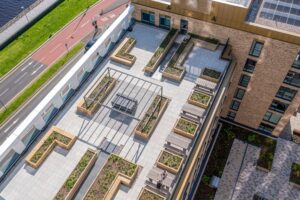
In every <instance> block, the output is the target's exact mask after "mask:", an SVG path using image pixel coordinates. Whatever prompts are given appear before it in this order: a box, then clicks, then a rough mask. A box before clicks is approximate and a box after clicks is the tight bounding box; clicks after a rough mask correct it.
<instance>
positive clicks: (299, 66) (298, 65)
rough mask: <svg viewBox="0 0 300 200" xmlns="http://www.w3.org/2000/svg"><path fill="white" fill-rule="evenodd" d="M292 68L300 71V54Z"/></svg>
mask: <svg viewBox="0 0 300 200" xmlns="http://www.w3.org/2000/svg"><path fill="white" fill-rule="evenodd" d="M292 67H294V68H298V69H300V53H298V55H297V56H296V58H295V60H294V63H293V65H292Z"/></svg>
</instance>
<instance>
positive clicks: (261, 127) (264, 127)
mask: <svg viewBox="0 0 300 200" xmlns="http://www.w3.org/2000/svg"><path fill="white" fill-rule="evenodd" d="M258 130H260V131H263V132H265V133H268V134H272V132H273V130H274V127H273V126H270V125H269V124H265V123H261V124H260V125H259V127H258Z"/></svg>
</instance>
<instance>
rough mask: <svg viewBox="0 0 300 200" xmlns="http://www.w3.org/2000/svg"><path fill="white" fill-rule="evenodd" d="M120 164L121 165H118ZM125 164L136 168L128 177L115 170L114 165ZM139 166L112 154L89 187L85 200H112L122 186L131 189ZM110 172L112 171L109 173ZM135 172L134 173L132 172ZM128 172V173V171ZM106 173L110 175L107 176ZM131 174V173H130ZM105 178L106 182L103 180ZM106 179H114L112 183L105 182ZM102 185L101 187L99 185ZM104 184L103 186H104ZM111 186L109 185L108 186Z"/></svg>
mask: <svg viewBox="0 0 300 200" xmlns="http://www.w3.org/2000/svg"><path fill="white" fill-rule="evenodd" d="M118 162H119V163H118ZM117 163H118V164H117ZM125 163H127V164H128V165H131V166H134V168H130V170H131V171H130V172H131V173H130V175H126V174H124V173H122V172H120V171H116V169H113V167H114V166H113V164H116V165H120V166H121V165H122V167H123V166H125ZM138 169H139V166H138V165H136V164H134V163H131V162H130V161H127V160H125V159H123V158H121V157H119V156H117V155H115V154H111V155H110V157H109V158H108V160H107V161H106V163H105V164H104V166H103V168H102V169H101V171H100V172H99V174H98V175H97V177H96V179H95V180H94V182H93V184H92V185H91V186H90V187H89V189H88V191H87V193H86V194H85V195H84V200H94V199H103V200H111V199H113V197H114V196H115V194H116V193H117V192H118V190H119V187H120V185H121V184H123V185H125V186H127V187H130V186H131V185H132V183H133V182H134V180H135V178H136V176H137V172H138ZM109 170H110V171H109ZM132 170H133V171H132ZM127 172H128V171H127ZM106 173H109V176H107V174H106ZM112 173H113V174H112ZM128 173H129V172H128ZM101 178H104V180H101ZM105 178H107V179H109V178H113V180H112V181H111V182H108V183H107V182H105V181H107V180H105ZM99 184H100V185H99ZM102 184H103V185H102ZM107 184H109V185H107Z"/></svg>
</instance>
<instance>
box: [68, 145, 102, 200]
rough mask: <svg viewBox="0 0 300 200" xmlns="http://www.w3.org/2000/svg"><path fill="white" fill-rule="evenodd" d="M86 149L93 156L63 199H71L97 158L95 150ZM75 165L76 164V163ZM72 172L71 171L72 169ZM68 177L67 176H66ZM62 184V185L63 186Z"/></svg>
mask: <svg viewBox="0 0 300 200" xmlns="http://www.w3.org/2000/svg"><path fill="white" fill-rule="evenodd" d="M87 151H91V152H93V153H94V155H93V157H92V158H91V160H90V161H89V163H88V164H87V166H86V167H85V169H84V170H83V171H82V173H81V175H80V176H79V178H78V179H77V181H76V183H75V184H74V186H73V188H72V189H71V190H70V191H69V193H68V195H67V196H66V197H65V198H64V199H65V200H71V199H73V197H74V195H75V194H76V192H77V191H78V189H79V187H80V186H81V185H82V183H83V181H84V180H85V178H86V177H87V175H88V174H89V173H90V171H91V169H92V167H93V166H94V164H95V162H96V160H97V156H98V155H97V152H96V151H94V150H91V149H88V150H87ZM79 162H80V161H79ZM76 166H77V165H76ZM72 172H73V171H72ZM68 178H69V177H68ZM63 187H64V186H62V188H63Z"/></svg>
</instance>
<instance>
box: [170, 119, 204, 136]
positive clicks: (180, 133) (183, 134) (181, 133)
mask: <svg viewBox="0 0 300 200" xmlns="http://www.w3.org/2000/svg"><path fill="white" fill-rule="evenodd" d="M179 120H180V119H178V120H177V121H176V123H175V125H174V128H173V131H174V132H175V133H177V134H179V135H182V136H184V137H187V138H190V139H193V138H194V137H195V135H196V132H197V130H198V128H199V124H196V123H195V122H192V121H190V120H187V119H183V120H185V121H188V122H190V123H193V124H195V125H196V129H195V132H194V134H190V133H188V132H186V131H183V130H181V129H179V128H176V126H177V124H178V122H179Z"/></svg>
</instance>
